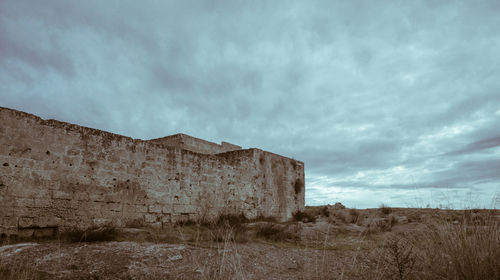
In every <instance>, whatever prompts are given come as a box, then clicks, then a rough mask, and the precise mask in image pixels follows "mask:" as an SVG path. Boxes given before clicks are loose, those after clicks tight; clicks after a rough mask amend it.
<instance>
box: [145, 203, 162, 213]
mask: <svg viewBox="0 0 500 280" xmlns="http://www.w3.org/2000/svg"><path fill="white" fill-rule="evenodd" d="M161 208H162V207H161V205H160V204H153V205H149V207H148V212H149V213H161Z"/></svg>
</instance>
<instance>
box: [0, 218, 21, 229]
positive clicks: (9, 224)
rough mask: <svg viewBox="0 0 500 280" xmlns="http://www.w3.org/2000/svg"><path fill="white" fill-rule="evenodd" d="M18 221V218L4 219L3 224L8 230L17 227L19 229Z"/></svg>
mask: <svg viewBox="0 0 500 280" xmlns="http://www.w3.org/2000/svg"><path fill="white" fill-rule="evenodd" d="M17 221H18V218H17V217H5V218H3V219H2V224H3V227H7V228H12V227H16V228H17Z"/></svg>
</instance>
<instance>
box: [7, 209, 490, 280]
mask: <svg viewBox="0 0 500 280" xmlns="http://www.w3.org/2000/svg"><path fill="white" fill-rule="evenodd" d="M294 219H295V221H291V222H287V223H277V222H275V221H272V220H265V219H258V220H253V221H249V220H247V219H246V218H245V217H244V216H242V215H239V216H231V215H226V216H221V217H220V218H219V219H218V220H217V221H215V222H213V223H201V222H186V223H183V224H178V225H175V226H171V227H168V228H164V229H152V228H127V229H120V230H119V229H114V228H99V229H92V230H89V231H86V232H71V233H67V234H64V235H59V236H58V237H57V238H56V240H19V239H17V240H12V239H7V238H4V240H3V246H2V247H0V279H500V225H499V220H500V211H498V210H477V209H476V210H455V211H454V210H441V209H429V208H420V209H410V208H408V209H404V208H390V207H388V206H386V205H382V206H381V207H380V208H377V209H366V210H357V209H346V208H345V207H343V206H342V205H341V204H336V205H333V206H330V205H329V206H322V207H306V209H305V211H303V212H299V213H296V214H295V215H294ZM20 242H32V243H20ZM33 242H36V243H33Z"/></svg>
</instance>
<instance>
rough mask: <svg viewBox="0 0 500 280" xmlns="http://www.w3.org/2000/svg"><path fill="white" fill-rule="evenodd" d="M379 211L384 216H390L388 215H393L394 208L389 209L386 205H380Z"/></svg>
mask: <svg viewBox="0 0 500 280" xmlns="http://www.w3.org/2000/svg"><path fill="white" fill-rule="evenodd" d="M379 210H380V212H382V214H384V215H388V214H391V213H392V208H391V207H389V206H387V205H385V204H382V205H380V207H379Z"/></svg>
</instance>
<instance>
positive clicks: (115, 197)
mask: <svg viewBox="0 0 500 280" xmlns="http://www.w3.org/2000/svg"><path fill="white" fill-rule="evenodd" d="M121 200H122V198H121V195H120V194H118V193H109V194H105V195H104V201H105V202H120V201H121Z"/></svg>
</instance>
